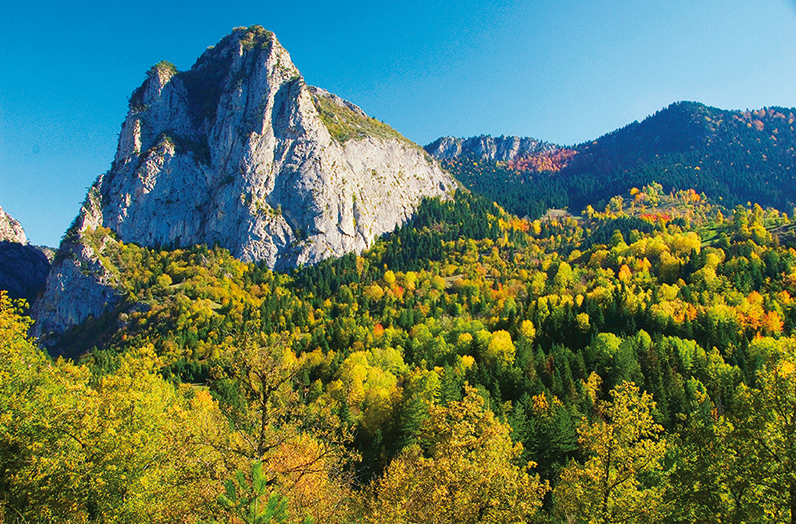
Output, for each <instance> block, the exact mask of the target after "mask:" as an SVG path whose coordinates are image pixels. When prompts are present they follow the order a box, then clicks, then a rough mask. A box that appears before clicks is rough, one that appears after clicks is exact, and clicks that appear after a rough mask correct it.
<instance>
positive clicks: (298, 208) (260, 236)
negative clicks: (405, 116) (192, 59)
mask: <svg viewBox="0 0 796 524" xmlns="http://www.w3.org/2000/svg"><path fill="white" fill-rule="evenodd" d="M455 184H456V182H455V181H454V180H453V179H452V178H451V177H450V175H449V174H447V173H446V172H444V171H443V170H442V169H440V168H439V166H438V165H437V164H436V162H435V161H434V160H433V159H432V158H431V157H430V156H428V155H427V154H426V153H425V151H423V149H422V148H420V147H419V146H417V145H415V144H413V143H411V142H410V141H408V140H406V139H405V138H403V137H402V136H401V135H399V134H398V133H397V132H395V131H394V130H392V129H391V128H389V127H388V126H386V125H385V124H383V123H381V122H379V121H377V120H374V119H372V118H369V117H368V116H367V115H365V113H364V112H363V111H362V110H361V109H360V108H358V107H357V106H355V105H354V104H351V103H350V102H346V101H344V100H342V99H341V98H339V97H337V96H335V95H332V94H330V93H328V92H326V91H324V90H322V89H317V88H313V87H310V86H308V85H306V84H305V83H304V80H303V78H302V76H301V74H300V73H299V71H298V70H297V69H296V67H295V66H294V65H293V63H292V61H291V59H290V56H289V54H288V53H287V51H286V50H285V49H284V48H283V47H282V46H281V45H280V44H279V42H278V41H277V40H276V38H275V37H274V35H273V34H272V33H270V32H268V31H265V30H264V29H262V28H261V27H259V26H254V27H251V28H248V29H246V28H237V29H235V30H233V32H232V34H230V35H228V36H227V37H225V38H224V39H222V40H221V42H219V44H218V45H216V46H214V47H211V48H208V50H207V51H206V52H205V53H204V54H203V55H202V56H201V57H200V58H199V60H198V61H197V62H196V64H194V66H193V67H192V68H191V69H190V70H189V71H185V72H178V71H177V70H176V68H175V67H174V66H173V65H171V64H168V63H166V62H161V63H159V64H158V65H156V66H155V67H153V68H152V69H151V70H150V71H149V73H148V74H147V78H146V80H145V81H144V83H143V85H141V87H139V88H138V89H136V90H135V91H134V92H133V95H132V96H131V98H130V109H129V112H128V115H127V118H126V120H125V122H124V124H123V125H122V130H121V133H120V137H119V144H118V148H117V152H116V156H115V158H114V160H113V164H112V166H111V169H110V170H109V171H108V172H107V173H105V174H103V175H101V176H100V177H99V178H98V179H97V181H96V182H95V183H94V185H93V186H92V188H91V189H90V192H89V196H88V197H87V199H86V203H85V204H84V205H83V207H82V209H81V212H80V215H79V216H78V218H77V219H76V221H75V224H74V226H73V227H72V229H71V230H70V232H69V233H68V235H67V238H66V239H65V241H64V243H63V244H62V246H61V248H60V251H59V255H58V257H57V262H56V264H55V267H54V270H53V273H52V275H51V277H50V279H49V281H48V284H47V291H46V293H45V300H43V301H41V304H40V305H39V306H38V307H37V310H36V311H35V312H34V313H35V316H36V319H37V325H36V328H35V331H36V332H37V333H38V334H47V333H55V334H57V333H60V332H63V331H64V330H65V329H66V328H67V327H69V326H73V325H76V324H79V323H81V322H83V321H84V320H85V319H86V318H88V316H91V315H93V316H97V315H99V314H101V313H102V312H103V311H106V310H108V309H109V308H110V307H112V306H113V305H114V304H115V303H116V302H117V301H118V300H119V296H118V293H117V292H116V291H115V289H116V288H115V287H114V282H113V276H112V274H111V273H110V272H109V271H108V269H107V268H103V267H102V263H101V257H100V253H97V252H95V251H96V246H99V245H101V244H102V242H112V241H115V240H114V238H115V239H118V240H122V241H124V242H135V243H138V244H141V245H146V246H172V247H177V246H191V245H195V244H208V245H214V244H217V245H220V246H222V247H225V248H227V249H229V250H230V251H231V253H232V254H233V255H234V256H236V257H238V258H240V259H242V260H244V261H264V262H265V263H267V265H268V266H269V267H270V268H276V269H283V268H289V267H293V266H297V265H299V264H315V263H317V262H320V261H321V260H323V259H325V258H328V257H334V256H340V255H343V254H345V253H348V252H352V251H356V252H359V251H362V250H364V249H367V248H368V247H370V246H371V245H372V244H373V242H374V241H375V239H376V238H377V237H379V236H380V235H382V234H384V233H386V232H389V231H392V230H393V229H394V228H395V226H396V225H399V224H402V223H403V222H405V221H406V220H407V219H409V218H410V217H411V215H412V213H413V212H414V210H415V209H416V207H417V205H418V204H419V203H420V201H421V200H422V198H424V197H434V196H442V197H445V196H446V195H447V194H448V193H449V192H450V191H451V190H453V189H454V188H455ZM105 229H107V230H108V235H107V239H106V240H103V241H102V242H100V241H99V239H98V238H97V233H96V232H97V231H103V230H105ZM89 236H91V238H92V239H93V240H92V242H88V241H87V240H86V239H87V238H88V237H89ZM92 245H93V246H94V247H93V248H92V247H91V246H92Z"/></svg>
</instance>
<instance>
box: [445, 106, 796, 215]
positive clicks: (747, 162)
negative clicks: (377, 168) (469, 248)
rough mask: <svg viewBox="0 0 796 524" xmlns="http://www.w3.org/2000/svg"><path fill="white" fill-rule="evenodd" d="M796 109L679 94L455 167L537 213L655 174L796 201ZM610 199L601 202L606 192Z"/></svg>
mask: <svg viewBox="0 0 796 524" xmlns="http://www.w3.org/2000/svg"><path fill="white" fill-rule="evenodd" d="M795 121H796V117H794V109H787V108H779V107H774V108H764V109H760V110H756V111H744V112H742V111H726V110H721V109H716V108H712V107H707V106H705V105H702V104H698V103H694V102H679V103H676V104H672V105H671V106H669V107H668V108H665V109H663V110H661V111H658V112H657V113H655V114H654V115H652V116H650V117H649V118H647V119H645V120H644V121H642V122H640V123H639V122H634V123H632V124H630V125H628V126H626V127H624V128H622V129H619V130H617V131H614V132H612V133H609V134H607V135H605V136H602V137H600V138H598V139H597V140H594V141H591V142H586V143H583V144H579V145H577V146H574V147H573V148H571V149H567V148H560V149H558V150H555V151H552V152H550V151H548V152H543V153H539V154H538V155H530V156H528V157H524V158H518V159H516V160H513V161H509V162H498V161H491V160H488V159H484V158H471V157H467V156H466V155H465V156H463V157H460V158H457V159H453V160H450V161H448V162H446V167H447V168H448V169H450V170H451V172H452V173H454V174H455V176H456V177H457V178H458V179H459V180H460V181H461V182H462V183H464V184H465V185H466V186H467V187H468V188H470V189H472V190H473V191H476V192H478V193H480V194H483V195H485V196H487V197H488V198H490V199H492V200H494V201H496V202H498V203H500V204H501V205H502V206H503V207H504V208H505V209H506V211H508V212H510V213H513V214H515V215H518V216H521V217H524V216H528V217H530V218H532V219H534V218H539V217H541V216H542V215H543V214H544V213H545V211H546V210H547V208H550V207H552V208H564V207H569V208H570V209H571V210H572V211H573V212H574V213H579V212H580V211H581V210H582V209H583V208H584V207H585V206H586V205H588V204H592V205H596V204H599V205H598V206H597V207H602V206H603V205H605V203H607V201H608V200H609V199H610V198H612V197H613V196H615V195H617V194H621V193H625V192H627V191H629V190H630V189H631V188H632V187H642V186H644V185H647V184H649V183H651V182H652V181H653V180H654V181H657V182H658V183H660V184H661V185H662V186H663V188H664V190H665V191H666V192H669V191H671V190H678V189H685V188H693V189H695V190H696V191H697V192H698V193H704V194H705V195H707V196H708V197H709V198H710V199H711V200H712V201H713V202H715V203H717V204H723V205H724V206H726V207H728V208H732V207H734V206H735V205H737V204H746V203H747V202H757V203H758V204H760V205H762V206H764V207H765V206H772V207H775V208H777V209H781V210H792V209H793V207H794V205H796V171H795V170H796V167H794V161H795V160H796V152H794V151H795V150H794V147H796V131H794V122H795ZM601 201H602V202H601Z"/></svg>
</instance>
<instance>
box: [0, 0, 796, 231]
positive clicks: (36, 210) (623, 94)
mask: <svg viewBox="0 0 796 524" xmlns="http://www.w3.org/2000/svg"><path fill="white" fill-rule="evenodd" d="M252 24H260V25H262V26H264V27H265V28H266V29H270V30H271V31H274V32H275V33H276V35H277V38H279V40H280V41H281V42H282V44H283V45H284V46H285V47H286V48H287V50H288V51H289V52H290V54H291V56H292V58H293V61H294V63H295V64H296V65H297V67H298V68H299V70H300V71H301V72H302V74H303V75H304V78H305V79H306V81H307V82H308V83H309V84H312V85H317V86H319V87H323V88H325V89H328V90H330V91H332V92H334V93H336V94H338V95H340V96H342V97H344V98H346V99H348V100H351V101H352V102H354V103H356V104H358V105H360V106H361V107H362V108H363V109H364V110H365V111H366V112H367V113H368V114H370V115H372V116H374V117H376V118H379V119H380V120H383V121H385V122H387V123H388V124H390V125H392V126H393V127H395V128H396V129H397V130H398V131H400V132H401V133H403V134H404V135H406V136H407V137H408V138H410V139H412V140H414V141H416V142H418V143H420V144H423V145H425V144H427V143H429V142H431V141H433V140H434V139H435V138H437V137H439V136H443V135H453V136H473V135H478V134H491V135H501V134H507V135H520V136H532V137H535V138H539V139H542V140H547V141H550V142H556V143H560V144H564V145H570V144H575V143H579V142H583V141H586V140H589V139H593V138H597V137H598V136H600V135H603V134H605V133H607V132H610V131H612V130H614V129H616V128H618V127H622V126H624V125H626V124H628V123H630V122H632V121H633V120H642V119H643V118H645V117H646V116H648V115H649V114H651V113H654V112H655V111H657V110H658V109H661V108H662V107H665V106H667V105H668V104H670V103H672V102H675V101H678V100H692V101H698V102H703V103H706V104H708V105H712V106H716V107H721V108H724V109H747V108H749V109H756V108H760V107H764V106H773V105H779V106H786V107H793V106H796V0H766V1H763V0H668V1H652V0H598V1H592V2H579V1H574V0H536V1H531V0H525V1H522V0H504V1H487V0H467V1H460V2H439V1H436V0H423V1H420V0H392V1H389V2H378V1H368V2H365V1H353V0H339V1H328V0H326V1H322V2H320V1H304V2H302V1H281V2H272V1H268V0H260V1H257V2H248V1H245V0H244V1H240V0H239V1H235V2H230V1H226V2H224V1H218V0H215V1H212V2H211V1H206V0H197V1H188V0H185V1H179V0H178V1H174V2H170V1H160V0H158V1H151V0H144V1H139V2H116V1H112V0H105V1H101V2H100V1H81V0H76V1H68V2H62V1H57V2H56V1H53V0H43V1H38V2H33V3H28V2H6V5H5V6H4V8H3V14H2V16H0V206H2V207H3V208H4V209H6V210H7V211H8V212H9V213H11V215H12V216H14V217H16V218H17V219H18V220H20V221H21V222H22V225H23V226H24V227H25V229H26V231H27V233H28V237H29V238H30V239H31V241H32V242H34V243H38V244H45V245H50V246H55V245H57V244H58V242H59V241H60V238H61V236H62V235H63V233H64V232H65V230H66V228H67V227H68V226H69V224H70V223H71V221H72V219H73V218H74V216H75V215H76V214H77V212H78V209H79V205H80V203H81V202H82V200H83V197H84V196H85V192H86V188H87V187H88V186H89V185H90V184H91V183H92V182H93V181H94V179H95V178H96V176H97V175H98V174H100V173H102V172H104V171H106V170H107V169H108V168H109V167H110V163H111V160H112V158H113V155H114V151H115V148H116V140H117V135H118V132H119V130H120V127H121V123H122V121H123V120H124V117H125V114H126V111H127V99H128V97H129V95H130V93H131V92H132V91H133V89H135V88H136V87H137V86H138V85H140V84H141V82H142V81H143V79H144V75H145V72H146V71H147V69H149V67H151V66H152V65H154V64H155V63H157V62H158V61H160V60H169V61H170V62H173V63H174V64H176V65H177V67H178V68H179V69H181V70H184V69H188V68H190V66H191V65H192V64H193V62H194V61H195V60H196V58H198V56H199V55H200V54H201V53H202V52H203V51H204V49H205V48H206V47H207V46H209V45H212V44H215V43H216V42H217V41H218V40H220V39H221V38H222V37H223V36H224V35H226V34H228V33H229V32H230V31H231V29H232V28H233V27H236V26H248V25H252Z"/></svg>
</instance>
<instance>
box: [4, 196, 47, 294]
mask: <svg viewBox="0 0 796 524" xmlns="http://www.w3.org/2000/svg"><path fill="white" fill-rule="evenodd" d="M49 271H50V260H49V259H48V258H47V255H46V254H45V253H44V252H43V251H42V249H41V248H38V247H34V246H31V245H29V244H28V239H27V237H26V236H25V231H24V230H23V229H22V225H21V224H20V223H19V221H17V220H14V218H12V217H11V215H9V214H8V213H6V212H5V211H3V208H1V207H0V290H3V291H7V292H8V296H10V297H11V298H24V299H25V300H27V301H28V303H30V304H32V303H33V302H34V301H35V300H36V298H37V297H38V295H39V293H41V292H42V291H43V290H44V283H45V281H46V279H47V273H48V272H49Z"/></svg>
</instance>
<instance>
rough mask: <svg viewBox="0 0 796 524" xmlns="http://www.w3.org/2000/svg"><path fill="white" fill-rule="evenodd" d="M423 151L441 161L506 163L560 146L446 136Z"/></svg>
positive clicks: (510, 138)
mask: <svg viewBox="0 0 796 524" xmlns="http://www.w3.org/2000/svg"><path fill="white" fill-rule="evenodd" d="M425 149H426V151H428V153H429V154H430V155H432V156H433V157H434V158H439V159H441V160H452V159H454V158H459V157H468V158H484V159H489V160H502V161H508V160H516V159H518V158H523V157H527V156H530V155H535V154H539V153H545V152H552V151H556V150H558V149H560V146H557V145H555V144H550V143H548V142H542V141H541V140H536V139H535V138H527V137H525V138H520V137H517V136H499V137H497V138H495V137H491V136H488V135H481V136H474V137H471V138H454V137H451V136H446V137H442V138H438V139H437V140H435V141H434V142H432V143H431V144H429V145H427V146H426V148H425Z"/></svg>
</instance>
